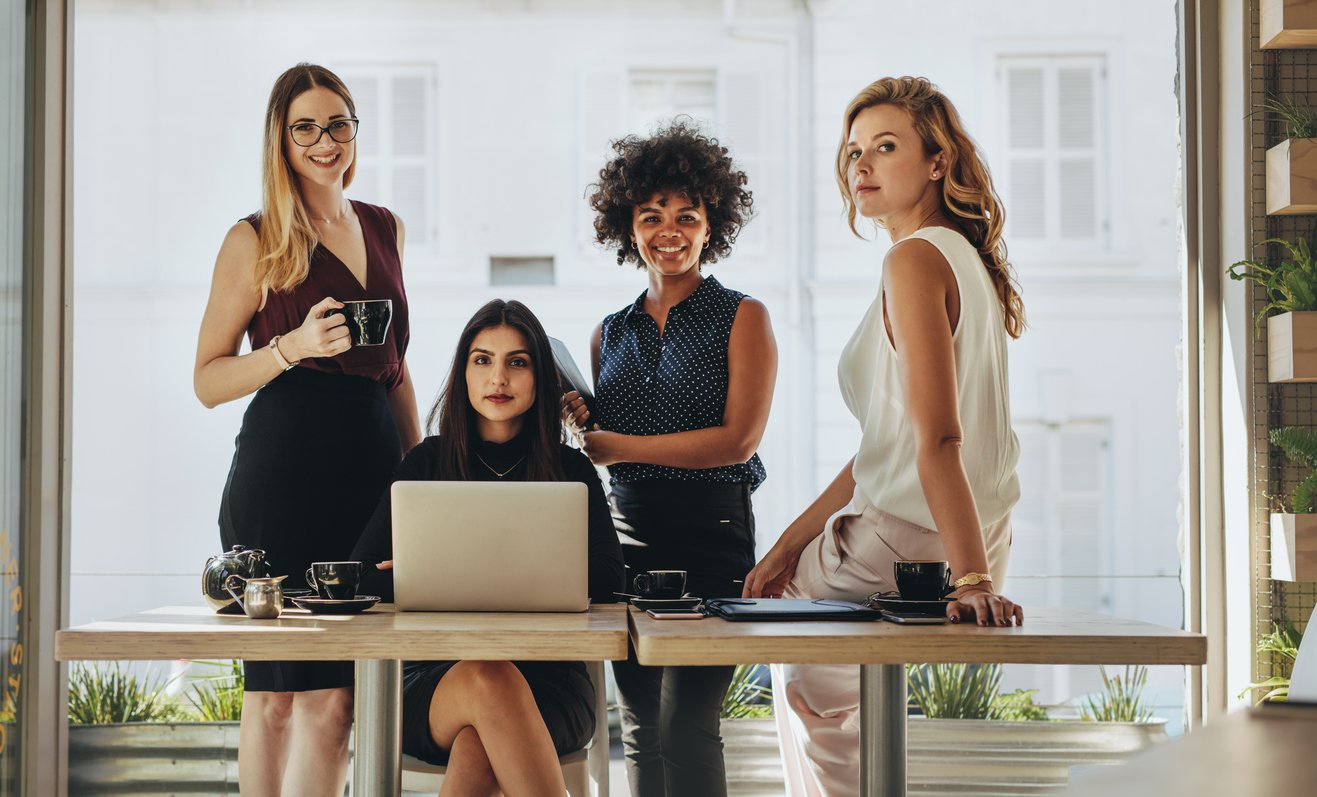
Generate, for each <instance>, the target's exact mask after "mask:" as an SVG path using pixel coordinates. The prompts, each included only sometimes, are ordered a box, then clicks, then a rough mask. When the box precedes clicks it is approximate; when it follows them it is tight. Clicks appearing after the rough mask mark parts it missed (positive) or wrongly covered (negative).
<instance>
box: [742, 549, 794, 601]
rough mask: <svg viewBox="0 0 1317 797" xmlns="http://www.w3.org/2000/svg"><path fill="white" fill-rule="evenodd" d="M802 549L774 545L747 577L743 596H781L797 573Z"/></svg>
mask: <svg viewBox="0 0 1317 797" xmlns="http://www.w3.org/2000/svg"><path fill="white" fill-rule="evenodd" d="M799 563H800V551H797V550H793V549H789V548H786V547H784V546H778V545H774V546H773V547H772V548H771V549H769V551H768V553H766V554H764V558H763V559H760V560H759V564H757V565H755V566H754V569H752V570H751V571H750V572H749V573H748V574H747V575H746V577H745V587H744V588H742V590H741V597H742V598H780V597H782V593H784V592H786V589H787V584H790V583H791V577H792V576H794V575H795V574H796V565H797V564H799Z"/></svg>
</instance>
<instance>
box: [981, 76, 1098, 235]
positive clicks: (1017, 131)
mask: <svg viewBox="0 0 1317 797" xmlns="http://www.w3.org/2000/svg"><path fill="white" fill-rule="evenodd" d="M997 85H998V89H999V91H1000V93H1001V98H1002V107H1004V108H1005V113H1004V114H1002V115H1001V117H1000V118H1001V120H1002V124H1003V126H1004V129H1003V130H1001V131H1000V132H1001V135H1000V137H999V140H1000V141H1001V142H1002V146H1003V151H1002V152H1001V153H995V154H996V155H998V157H996V158H995V159H994V164H993V166H994V169H995V170H996V171H997V173H998V174H999V175H1000V177H999V178H998V180H997V188H998V190H999V191H1000V193H1001V195H1002V200H1003V202H1004V203H1005V205H1006V235H1007V240H1008V241H1010V242H1011V243H1013V244H1014V243H1024V244H1037V245H1044V246H1048V247H1055V248H1057V249H1059V250H1060V251H1066V250H1069V251H1076V250H1080V251H1093V250H1102V249H1106V248H1107V247H1108V242H1109V240H1110V232H1111V231H1110V220H1109V213H1108V210H1107V205H1108V202H1107V162H1106V151H1107V149H1106V135H1105V130H1104V128H1103V125H1102V120H1103V119H1105V118H1106V114H1105V113H1104V112H1103V111H1104V105H1105V100H1106V59H1105V58H1104V57H1103V56H1100V55H1065V56H1028V57H1025V56H1001V57H1000V58H999V59H998V62H997Z"/></svg>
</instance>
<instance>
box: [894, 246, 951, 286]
mask: <svg viewBox="0 0 1317 797" xmlns="http://www.w3.org/2000/svg"><path fill="white" fill-rule="evenodd" d="M883 283H884V284H885V285H887V286H888V287H889V288H890V287H893V286H897V287H907V286H908V287H912V288H924V289H928V288H933V287H936V286H943V287H953V286H954V285H955V275H953V274H952V273H951V264H950V263H948V262H947V259H946V257H945V256H944V255H943V254H942V252H941V251H940V250H939V249H938V248H937V247H936V246H934V245H933V244H932V243H930V242H928V241H927V240H925V239H923V238H906V239H904V240H902V241H898V242H897V243H896V244H895V245H893V246H892V248H891V249H889V250H888V252H887V256H886V257H885V258H884V259H883Z"/></svg>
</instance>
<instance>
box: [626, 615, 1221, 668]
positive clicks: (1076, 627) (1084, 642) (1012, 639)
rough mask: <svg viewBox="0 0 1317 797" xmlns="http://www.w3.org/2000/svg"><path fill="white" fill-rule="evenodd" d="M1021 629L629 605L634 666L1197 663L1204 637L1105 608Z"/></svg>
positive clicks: (1029, 619)
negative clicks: (739, 618)
mask: <svg viewBox="0 0 1317 797" xmlns="http://www.w3.org/2000/svg"><path fill="white" fill-rule="evenodd" d="M1025 611H1026V614H1025V621H1024V625H1022V626H1018V627H1005V628H1001V627H984V626H978V625H967V624H963V623H962V624H954V625H953V624H951V623H948V624H946V625H896V624H894V623H888V622H883V621H877V622H787V623H765V622H735V623H733V622H729V621H727V620H722V619H718V618H710V617H706V618H704V619H703V620H655V619H654V618H652V617H650V616H649V615H647V614H645V613H644V612H641V611H637V610H635V609H631V610H630V620H631V643H632V644H633V645H634V646H635V648H636V655H637V657H638V658H639V660H640V663H641V664H652V665H683V664H696V665H699V664H742V663H752V662H759V663H765V664H768V663H786V664H905V663H941V662H970V663H990V662H998V663H1003V664H1204V663H1206V661H1207V638H1206V637H1205V636H1203V635H1202V634H1193V633H1189V632H1187V631H1180V630H1178V629H1174V628H1165V627H1163V626H1159V625H1153V624H1152V623H1144V622H1140V621H1138V620H1123V619H1120V618H1116V617H1108V616H1107V615H1103V614H1094V613H1092V612H1084V611H1078V610H1075V609H1061V608H1055V607H1033V606H1030V607H1028V608H1027V609H1026V610H1025Z"/></svg>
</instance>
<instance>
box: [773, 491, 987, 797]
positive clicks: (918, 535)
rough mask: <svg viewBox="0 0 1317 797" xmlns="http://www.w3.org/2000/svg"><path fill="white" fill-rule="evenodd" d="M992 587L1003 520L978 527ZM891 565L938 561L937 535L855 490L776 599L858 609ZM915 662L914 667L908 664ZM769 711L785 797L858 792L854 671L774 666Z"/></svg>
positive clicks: (884, 586)
mask: <svg viewBox="0 0 1317 797" xmlns="http://www.w3.org/2000/svg"><path fill="white" fill-rule="evenodd" d="M983 542H984V545H985V546H986V548H987V553H988V567H989V568H990V569H991V571H992V578H993V586H994V587H995V588H996V589H997V591H1000V590H1001V588H1002V584H1003V582H1004V581H1005V580H1006V561H1007V558H1008V556H1009V554H1010V547H1011V519H1010V515H1007V516H1006V517H1004V518H1002V519H1001V520H999V521H997V522H996V523H994V524H992V525H991V526H988V527H986V528H984V529H983ZM898 559H946V551H945V550H943V548H942V539H941V536H940V535H939V534H938V533H937V532H936V531H932V530H930V529H926V528H923V527H922V526H916V525H915V524H913V523H909V522H906V521H904V520H901V519H900V518H897V517H894V516H892V515H889V514H887V513H886V512H883V511H882V510H880V509H878V508H877V507H874V506H872V505H870V504H869V502H868V501H867V500H866V499H865V498H864V496H863V495H861V494H860V491H859V490H858V489H857V490H856V491H855V494H854V495H853V496H852V497H851V502H850V504H848V505H847V506H846V507H844V508H843V509H841V510H840V511H838V512H837V513H836V514H835V515H833V516H832V517H831V518H829V519H828V523H827V525H826V526H824V529H823V533H822V534H820V535H819V536H818V537H816V538H815V539H814V541H813V542H811V543H810V544H809V545H808V546H806V547H805V551H804V553H803V554H802V555H801V557H800V564H799V565H798V566H797V567H796V574H795V576H794V577H792V580H791V583H790V585H788V587H787V589H786V592H785V593H784V594H783V596H782V597H784V598H835V599H840V600H848V601H855V602H857V603H863V602H864V601H865V599H866V598H868V597H869V595H871V594H873V593H875V592H885V591H887V590H895V589H896V583H895V582H894V581H893V579H892V563H893V562H895V561H896V560H898ZM911 663H918V662H911ZM772 674H773V712H774V715H775V716H776V718H777V730H778V740H779V743H780V745H781V747H782V764H783V769H784V771H785V774H786V784H787V794H788V795H790V797H850V795H856V794H858V793H859V789H860V668H859V667H858V666H854V665H830V664H774V665H773V666H772Z"/></svg>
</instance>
